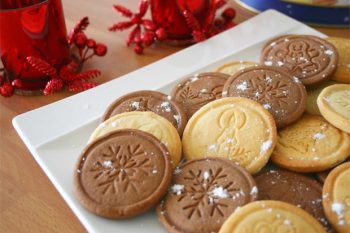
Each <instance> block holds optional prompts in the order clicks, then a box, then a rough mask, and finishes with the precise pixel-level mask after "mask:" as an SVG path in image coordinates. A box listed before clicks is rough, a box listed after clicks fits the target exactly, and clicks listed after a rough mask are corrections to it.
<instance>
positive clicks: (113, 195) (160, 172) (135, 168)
mask: <svg viewBox="0 0 350 233" xmlns="http://www.w3.org/2000/svg"><path fill="white" fill-rule="evenodd" d="M168 154H169V152H168V150H167V148H166V147H165V145H163V144H162V143H161V142H160V141H159V140H158V139H157V138H155V137H154V136H152V135H151V134H149V133H146V132H143V131H140V130H134V129H123V130H116V131H114V132H112V133H109V134H107V135H105V136H102V137H101V138H99V139H97V140H96V141H94V142H92V143H90V144H88V145H87V146H86V148H85V149H84V150H83V152H82V154H81V155H80V158H79V161H78V163H77V166H76V171H75V172H74V179H75V187H76V193H77V197H78V199H79V201H80V203H81V204H82V205H83V206H84V207H85V208H87V209H88V210H90V211H91V212H93V213H95V214H97V215H100V216H103V217H108V218H129V217H132V216H135V215H139V214H141V213H144V212H146V211H147V210H149V209H150V208H152V207H153V206H155V205H156V204H158V203H159V201H160V199H161V198H162V196H163V195H164V194H165V192H166V191H167V189H168V187H169V185H170V182H171V172H172V167H171V164H170V158H169V156H168Z"/></svg>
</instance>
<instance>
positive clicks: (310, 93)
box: [306, 81, 336, 115]
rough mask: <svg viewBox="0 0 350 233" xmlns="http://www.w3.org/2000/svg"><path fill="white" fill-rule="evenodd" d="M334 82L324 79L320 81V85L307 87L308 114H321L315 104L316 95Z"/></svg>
mask: <svg viewBox="0 0 350 233" xmlns="http://www.w3.org/2000/svg"><path fill="white" fill-rule="evenodd" d="M333 84H336V82H334V81H326V82H324V83H321V84H320V85H318V86H316V87H313V88H307V98H306V112H307V113H310V114H315V115H321V113H320V110H319V109H318V106H317V97H318V95H319V94H320V93H321V91H322V90H323V89H324V88H326V87H328V86H330V85H333Z"/></svg>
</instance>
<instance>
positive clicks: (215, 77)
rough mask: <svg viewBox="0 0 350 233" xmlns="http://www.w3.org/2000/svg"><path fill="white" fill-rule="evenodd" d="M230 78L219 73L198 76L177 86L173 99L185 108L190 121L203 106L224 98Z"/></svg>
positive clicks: (173, 91)
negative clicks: (226, 83)
mask: <svg viewBox="0 0 350 233" xmlns="http://www.w3.org/2000/svg"><path fill="white" fill-rule="evenodd" d="M228 77H229V75H227V74H223V73H218V72H209V73H201V74H196V75H194V76H191V77H189V78H186V79H185V80H183V81H182V82H180V83H179V84H178V85H176V86H175V88H174V89H173V90H172V92H171V97H172V99H173V100H175V101H176V102H178V103H179V104H181V105H182V106H183V108H184V109H185V112H186V116H187V119H190V117H191V116H192V115H193V114H194V113H195V112H196V111H197V110H198V109H200V108H201V107H202V106H204V105H206V104H207V103H209V102H211V101H213V100H216V99H220V98H221V97H222V89H223V87H224V84H225V82H226V81H227V78H228Z"/></svg>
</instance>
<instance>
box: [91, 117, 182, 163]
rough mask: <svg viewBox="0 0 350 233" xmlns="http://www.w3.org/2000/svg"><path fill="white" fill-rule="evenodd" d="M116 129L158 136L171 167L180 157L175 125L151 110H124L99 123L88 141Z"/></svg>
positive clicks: (179, 142)
mask: <svg viewBox="0 0 350 233" xmlns="http://www.w3.org/2000/svg"><path fill="white" fill-rule="evenodd" d="M117 129H138V130H142V131H145V132H147V133H150V134H152V135H153V136H155V137H156V138H158V139H159V140H160V141H161V142H162V143H163V144H164V145H165V146H166V147H167V148H168V150H169V153H170V158H171V162H172V165H173V167H174V168H175V167H176V166H177V164H178V163H179V162H180V159H181V150H182V149H181V139H180V136H179V134H178V133H177V131H176V129H175V127H174V126H173V125H172V124H171V123H170V122H169V121H168V120H166V119H165V118H163V117H161V116H159V115H157V114H155V113H153V112H137V111H135V112H125V113H121V114H118V115H115V116H113V117H111V118H109V119H108V120H106V121H104V122H103V123H101V124H100V125H99V126H98V127H97V128H96V129H95V131H94V132H93V133H92V134H91V136H90V139H89V142H91V141H93V140H95V139H96V138H98V137H100V136H102V135H104V134H106V133H109V132H111V131H114V130H117Z"/></svg>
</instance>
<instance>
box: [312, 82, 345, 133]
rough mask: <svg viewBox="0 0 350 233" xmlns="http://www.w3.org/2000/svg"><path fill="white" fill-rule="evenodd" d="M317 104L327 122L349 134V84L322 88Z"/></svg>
mask: <svg viewBox="0 0 350 233" xmlns="http://www.w3.org/2000/svg"><path fill="white" fill-rule="evenodd" d="M317 106H318V108H319V109H320V112H321V114H322V116H323V117H324V118H326V120H327V121H328V122H330V123H331V124H332V125H334V126H335V127H337V128H339V129H341V130H343V131H345V132H347V133H349V134H350V84H335V85H332V86H329V87H326V88H325V89H323V90H322V92H321V93H320V95H319V96H318V98H317Z"/></svg>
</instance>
